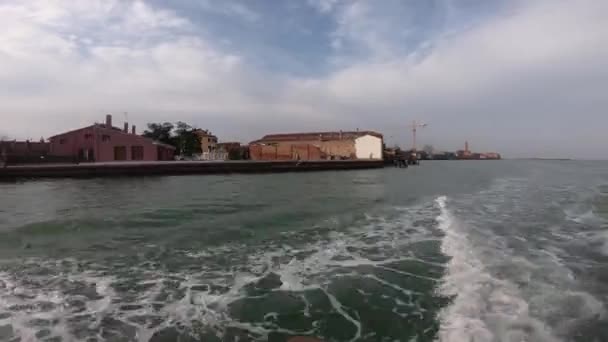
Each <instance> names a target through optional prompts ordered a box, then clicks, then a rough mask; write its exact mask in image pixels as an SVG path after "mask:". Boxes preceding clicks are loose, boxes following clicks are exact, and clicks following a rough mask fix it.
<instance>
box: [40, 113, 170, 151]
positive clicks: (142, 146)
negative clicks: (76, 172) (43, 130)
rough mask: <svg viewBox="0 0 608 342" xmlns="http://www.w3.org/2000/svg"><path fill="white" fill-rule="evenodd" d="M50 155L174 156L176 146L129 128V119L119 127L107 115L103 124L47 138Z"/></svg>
mask: <svg viewBox="0 0 608 342" xmlns="http://www.w3.org/2000/svg"><path fill="white" fill-rule="evenodd" d="M49 141H50V151H49V154H50V155H54V156H72V157H74V158H75V159H76V160H78V161H81V162H112V161H159V160H173V155H174V152H175V148H174V147H173V146H170V145H166V144H162V143H159V142H156V141H154V140H152V139H149V138H146V137H143V136H140V135H137V134H136V130H135V126H133V127H132V128H131V132H129V125H128V123H125V124H124V128H123V129H120V128H117V127H114V126H113V125H112V116H111V115H107V116H106V121H105V123H104V124H94V125H91V126H88V127H84V128H80V129H76V130H73V131H69V132H66V133H62V134H58V135H55V136H53V137H51V138H49Z"/></svg>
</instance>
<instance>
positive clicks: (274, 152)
mask: <svg viewBox="0 0 608 342" xmlns="http://www.w3.org/2000/svg"><path fill="white" fill-rule="evenodd" d="M249 154H250V157H251V159H252V160H296V159H300V160H319V159H321V150H320V149H319V148H318V147H317V146H314V145H310V144H290V143H280V144H278V145H277V146H270V145H255V144H254V145H251V146H250V147H249Z"/></svg>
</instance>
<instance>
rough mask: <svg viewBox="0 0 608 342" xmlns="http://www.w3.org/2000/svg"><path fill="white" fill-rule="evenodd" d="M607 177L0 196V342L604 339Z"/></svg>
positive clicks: (440, 176) (536, 167)
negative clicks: (303, 338) (304, 337)
mask: <svg viewBox="0 0 608 342" xmlns="http://www.w3.org/2000/svg"><path fill="white" fill-rule="evenodd" d="M607 220H608V163H604V162H575V161H479V162H478V161H463V162H460V161H436V162H425V163H423V164H422V165H421V166H419V167H412V168H409V169H395V168H386V169H381V170H365V171H364V170H361V171H340V172H314V173H298V174H267V175H225V176H181V177H146V178H122V179H89V180H69V179H65V180H52V181H48V180H28V181H20V182H16V183H0V341H38V340H40V341H178V340H179V341H286V340H287V339H288V338H289V337H290V336H296V335H306V336H316V337H319V338H322V339H324V340H325V341H475V342H477V341H482V342H484V341H488V342H490V341H513V342H515V341H517V342H520V341H608V329H606V327H607V326H608V317H607V316H606V304H607V303H608V223H607V222H608V221H607Z"/></svg>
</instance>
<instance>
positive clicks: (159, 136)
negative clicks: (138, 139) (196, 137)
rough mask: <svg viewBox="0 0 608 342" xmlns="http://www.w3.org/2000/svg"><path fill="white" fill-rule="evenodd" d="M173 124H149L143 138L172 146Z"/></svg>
mask: <svg viewBox="0 0 608 342" xmlns="http://www.w3.org/2000/svg"><path fill="white" fill-rule="evenodd" d="M173 128H174V126H173V124H172V123H170V122H165V123H149V124H148V129H147V130H146V131H144V134H143V136H144V137H147V138H150V139H153V140H156V141H159V142H162V143H163V144H169V145H173V136H172V132H173Z"/></svg>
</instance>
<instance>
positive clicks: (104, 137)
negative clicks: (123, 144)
mask: <svg viewBox="0 0 608 342" xmlns="http://www.w3.org/2000/svg"><path fill="white" fill-rule="evenodd" d="M101 141H104V142H105V141H110V136H109V135H107V134H104V135H102V136H101Z"/></svg>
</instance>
